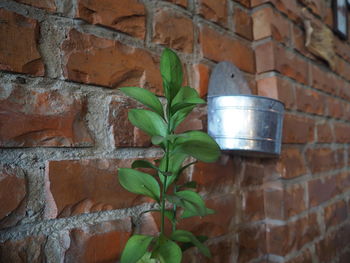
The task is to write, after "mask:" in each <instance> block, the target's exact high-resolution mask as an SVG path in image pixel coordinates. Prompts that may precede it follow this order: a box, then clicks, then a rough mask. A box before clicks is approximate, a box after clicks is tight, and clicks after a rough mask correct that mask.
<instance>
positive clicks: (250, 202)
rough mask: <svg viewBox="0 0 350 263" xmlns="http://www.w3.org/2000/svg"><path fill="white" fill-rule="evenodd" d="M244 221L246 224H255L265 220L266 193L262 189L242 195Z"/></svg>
mask: <svg viewBox="0 0 350 263" xmlns="http://www.w3.org/2000/svg"><path fill="white" fill-rule="evenodd" d="M241 199H242V200H241V206H242V220H243V221H244V222H253V221H259V220H263V219H264V218H265V206H264V191H263V190H262V189H260V190H255V191H246V192H244V193H242V197H241Z"/></svg>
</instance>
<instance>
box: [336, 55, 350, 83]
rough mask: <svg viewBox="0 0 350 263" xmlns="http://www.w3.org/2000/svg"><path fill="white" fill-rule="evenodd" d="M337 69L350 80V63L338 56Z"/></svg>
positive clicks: (338, 72)
mask: <svg viewBox="0 0 350 263" xmlns="http://www.w3.org/2000/svg"><path fill="white" fill-rule="evenodd" d="M335 71H336V72H337V74H339V75H340V76H342V77H343V78H345V79H346V80H347V81H350V63H349V62H347V61H345V60H343V59H341V58H339V57H338V58H337V60H336V63H335Z"/></svg>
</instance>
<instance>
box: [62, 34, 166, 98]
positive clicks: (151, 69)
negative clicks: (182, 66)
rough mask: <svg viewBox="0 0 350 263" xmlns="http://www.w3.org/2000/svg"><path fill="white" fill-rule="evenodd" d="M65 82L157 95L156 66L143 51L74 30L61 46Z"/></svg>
mask: <svg viewBox="0 0 350 263" xmlns="http://www.w3.org/2000/svg"><path fill="white" fill-rule="evenodd" d="M62 48H63V51H64V54H65V56H64V76H65V78H66V79H68V80H72V81H76V82H82V83H86V84H97V85H101V86H106V87H108V88H117V87H122V86H138V87H143V88H147V89H150V90H152V91H155V92H157V94H160V93H161V86H162V84H161V83H162V82H161V76H160V73H159V67H158V65H159V62H158V60H157V59H155V58H153V57H152V56H151V54H150V53H148V52H147V51H145V50H142V49H138V48H134V47H130V46H126V45H124V44H122V43H120V42H118V41H114V40H109V39H104V38H98V37H96V36H93V35H88V34H83V33H80V32H78V31H76V30H75V29H72V30H71V31H70V32H69V37H68V39H67V40H65V41H64V42H63V44H62Z"/></svg>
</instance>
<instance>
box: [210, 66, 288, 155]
mask: <svg viewBox="0 0 350 263" xmlns="http://www.w3.org/2000/svg"><path fill="white" fill-rule="evenodd" d="M222 63H225V64H222ZM222 63H219V64H218V65H217V67H216V68H215V69H214V71H213V74H212V76H211V79H210V84H209V93H208V133H209V135H210V136H212V137H213V138H214V139H215V140H216V142H217V143H218V144H219V146H220V148H221V149H222V150H224V151H234V153H236V154H239V155H246V156H257V157H272V156H278V155H279V154H280V152H281V139H282V138H281V137H282V124H283V113H284V105H283V103H282V102H280V101H278V100H275V99H271V98H267V97H262V96H254V95H243V94H239V93H240V90H239V88H237V86H236V87H235V89H234V90H233V91H232V90H231V92H227V91H228V90H229V88H228V87H224V88H222V87H221V89H222V90H224V91H225V93H231V94H222V95H219V94H218V92H217V89H220V83H226V85H227V83H229V81H227V80H226V81H219V78H217V75H214V74H216V73H215V72H217V69H218V68H219V69H220V68H221V69H223V68H224V70H225V72H226V71H227V72H229V69H230V68H231V70H232V72H234V76H235V77H239V79H240V81H241V82H242V78H243V76H242V75H239V74H241V73H240V72H237V70H238V69H237V68H236V67H235V66H233V65H232V64H231V63H230V64H227V63H228V62H222ZM220 64H221V65H220ZM213 75H214V76H213ZM222 76H223V75H222V74H221V77H222ZM227 76H228V77H231V76H232V75H231V74H227ZM224 77H225V76H224ZM231 81H234V78H233V79H231ZM215 85H216V86H215ZM213 89H215V90H216V92H212V91H213ZM213 93H214V94H215V95H212V94H213ZM235 93H236V94H235Z"/></svg>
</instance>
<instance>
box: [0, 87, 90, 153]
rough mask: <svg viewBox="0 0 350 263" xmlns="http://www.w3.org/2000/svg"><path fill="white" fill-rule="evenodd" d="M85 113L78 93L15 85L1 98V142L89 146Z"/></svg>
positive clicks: (0, 143)
mask: <svg viewBox="0 0 350 263" xmlns="http://www.w3.org/2000/svg"><path fill="white" fill-rule="evenodd" d="M0 90H1V88H0ZM86 113H87V100H86V98H85V97H82V96H81V95H78V94H74V93H73V92H60V91H57V90H47V89H45V90H44V89H41V90H40V89H27V88H25V87H22V86H14V87H13V88H12V91H11V93H10V94H9V95H8V97H7V98H3V99H1V100H0V122H1V127H0V146H2V147H33V146H56V147H57V146H61V147H62V146H63V147H66V146H78V147H79V146H91V145H92V143H93V141H92V138H91V136H90V133H89V130H88V128H87V123H86V122H85V116H86Z"/></svg>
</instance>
